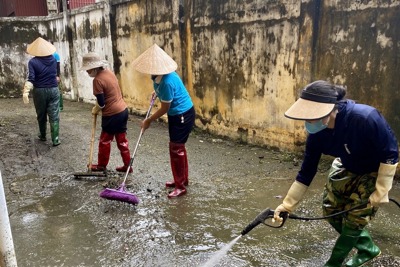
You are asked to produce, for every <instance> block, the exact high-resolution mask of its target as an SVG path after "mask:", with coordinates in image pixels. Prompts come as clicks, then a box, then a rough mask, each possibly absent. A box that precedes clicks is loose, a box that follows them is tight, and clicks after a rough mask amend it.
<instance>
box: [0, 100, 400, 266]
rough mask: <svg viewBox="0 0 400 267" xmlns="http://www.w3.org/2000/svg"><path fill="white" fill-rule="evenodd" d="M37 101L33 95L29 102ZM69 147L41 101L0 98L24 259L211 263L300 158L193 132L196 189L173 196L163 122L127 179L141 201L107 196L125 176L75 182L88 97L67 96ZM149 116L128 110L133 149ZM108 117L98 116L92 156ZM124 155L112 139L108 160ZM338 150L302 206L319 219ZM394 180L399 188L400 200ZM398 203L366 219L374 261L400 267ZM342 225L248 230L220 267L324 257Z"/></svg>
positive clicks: (86, 138)
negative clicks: (44, 115)
mask: <svg viewBox="0 0 400 267" xmlns="http://www.w3.org/2000/svg"><path fill="white" fill-rule="evenodd" d="M31 102H32V101H31ZM64 105H65V107H64V111H63V112H62V113H61V126H60V140H61V142H62V143H61V145H60V146H58V147H53V146H52V145H51V141H50V135H49V134H48V141H47V142H41V141H39V140H38V138H37V123H36V117H35V116H36V115H35V111H34V107H33V104H32V103H31V104H29V105H23V103H22V99H1V100H0V114H1V115H0V150H1V156H0V170H1V174H2V178H3V183H4V190H5V194H6V199H7V204H8V211H9V215H10V222H11V228H12V234H13V239H14V247H15V253H16V256H17V262H18V266H40V267H46V266H68V267H70V266H135V267H136V266H191V267H192V266H202V264H204V263H205V262H207V261H209V259H210V258H211V259H212V258H213V257H214V258H215V255H217V256H218V255H219V254H218V252H219V251H221V250H223V248H224V247H226V246H227V244H229V243H230V242H231V241H232V240H234V239H235V238H236V237H238V236H239V235H240V232H241V231H242V229H243V228H244V227H245V226H246V225H247V224H248V223H250V222H251V221H252V220H253V218H254V217H255V216H256V215H258V214H259V213H260V212H261V211H262V210H264V209H265V208H267V207H270V208H275V207H276V206H277V205H279V204H280V202H281V201H282V199H281V197H282V196H283V195H284V194H285V193H286V192H287V189H288V188H289V186H290V185H291V183H292V181H293V179H294V177H295V175H296V172H297V171H298V168H299V164H301V157H298V156H296V155H291V154H287V153H281V152H277V151H270V150H267V149H265V148H261V147H254V146H247V145H243V144H237V143H234V142H231V141H228V140H222V139H220V138H218V137H213V136H209V135H205V134H202V133H200V132H197V131H195V132H193V134H192V135H191V137H190V139H189V141H188V143H187V150H188V156H189V165H190V185H189V188H188V194H187V195H186V196H184V197H181V198H178V199H168V198H167V194H168V190H167V189H166V188H165V187H164V183H165V181H167V180H170V179H171V171H170V165H169V154H168V133H167V127H166V125H165V124H164V123H162V122H159V123H153V124H152V127H151V128H150V129H149V130H147V131H146V132H145V134H144V135H143V137H142V140H141V142H140V146H139V149H138V152H137V154H136V157H135V161H134V172H133V174H131V175H129V176H128V179H129V181H130V182H131V183H132V185H131V187H130V188H129V189H128V190H129V191H130V192H133V193H135V194H136V195H137V196H138V197H139V199H140V203H139V204H138V205H137V206H132V205H128V204H124V203H120V202H115V201H109V200H105V199H102V198H100V197H99V196H98V194H99V193H100V192H101V191H102V190H103V189H104V186H108V187H113V186H116V185H118V184H119V183H120V182H121V181H122V178H123V174H120V175H118V174H116V173H115V172H112V171H111V172H110V175H109V177H108V178H96V177H87V178H84V179H75V178H74V175H73V174H74V173H76V172H86V171H87V167H86V165H87V163H88V157H89V147H90V137H91V126H92V117H91V113H90V110H91V105H89V104H84V103H78V102H70V101H64ZM141 119H142V118H141V117H138V116H134V115H131V116H130V121H129V125H128V126H129V129H128V137H129V140H130V147H131V149H132V150H133V148H134V146H135V144H136V141H137V137H138V135H139V132H140V129H139V125H140V124H139V122H140V120H141ZM99 133H100V121H99V122H98V124H97V130H96V138H95V150H94V162H96V161H97V160H96V157H97V142H98V136H99ZM120 164H121V159H120V156H119V152H118V149H117V147H116V144H115V142H114V143H113V144H112V154H111V161H110V164H109V169H111V170H113V169H114V168H115V167H116V166H119V165H120ZM328 167H329V158H328V159H324V162H322V163H321V165H320V173H319V174H318V175H317V177H316V178H315V179H314V182H313V184H312V185H311V187H310V188H309V191H308V192H307V195H306V197H305V199H304V201H303V202H302V203H301V204H300V206H299V208H298V210H297V211H296V214H298V215H303V216H320V215H321V210H320V199H321V193H322V187H323V184H324V179H325V176H326V171H327V169H328ZM399 187H400V186H399V184H398V182H397V181H396V182H395V183H394V187H393V189H392V191H391V195H390V196H391V197H392V198H395V199H398V200H400V192H399V191H400V190H399ZM399 219H400V209H399V208H398V207H397V206H396V205H394V204H393V203H389V204H388V205H386V206H384V207H383V208H381V210H380V211H379V213H378V215H377V217H376V218H375V220H374V221H373V222H372V223H371V224H370V225H369V227H368V229H369V230H370V232H371V235H372V236H373V238H374V240H375V241H376V243H377V244H378V245H379V247H380V248H381V250H382V255H381V256H380V257H378V258H377V259H375V260H374V261H372V262H371V263H369V264H368V265H366V266H382V267H383V266H385V267H387V266H400V257H399V255H400V241H399V240H400V228H399ZM336 237H337V235H336V233H335V232H334V231H333V230H332V229H331V228H330V227H329V226H328V224H327V223H326V222H324V221H308V222H305V221H298V220H288V221H287V222H286V224H285V225H284V226H283V227H282V228H279V229H274V228H268V227H266V226H263V225H261V226H258V227H256V228H255V229H254V230H252V231H251V232H250V233H249V234H247V235H245V236H243V237H241V238H239V239H238V240H237V242H236V243H234V244H233V246H232V247H231V249H230V250H228V252H227V254H226V255H224V254H222V255H221V257H220V258H218V257H217V261H215V262H214V263H216V264H217V265H216V266H233V267H245V266H246V267H247V266H296V267H297V266H307V267H308V266H322V265H323V263H324V262H325V261H326V260H327V259H328V257H329V254H330V250H331V248H332V246H333V245H334V242H335V240H336Z"/></svg>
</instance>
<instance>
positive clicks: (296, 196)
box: [274, 181, 308, 222]
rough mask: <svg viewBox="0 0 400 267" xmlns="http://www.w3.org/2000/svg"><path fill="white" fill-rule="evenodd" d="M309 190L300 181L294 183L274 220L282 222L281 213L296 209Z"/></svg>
mask: <svg viewBox="0 0 400 267" xmlns="http://www.w3.org/2000/svg"><path fill="white" fill-rule="evenodd" d="M307 189H308V186H306V185H304V184H302V183H300V182H298V181H294V183H293V184H292V186H291V187H290V188H289V191H288V192H287V194H286V197H285V198H284V199H283V203H282V204H281V205H279V206H278V207H277V208H276V209H275V212H274V220H276V221H279V222H281V221H282V218H281V217H279V214H280V213H281V212H289V213H290V212H292V211H293V210H294V209H295V208H296V206H297V204H299V202H300V200H302V198H303V196H304V194H305V193H306V191H307Z"/></svg>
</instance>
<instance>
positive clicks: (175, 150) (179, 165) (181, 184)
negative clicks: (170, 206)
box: [168, 142, 186, 198]
mask: <svg viewBox="0 0 400 267" xmlns="http://www.w3.org/2000/svg"><path fill="white" fill-rule="evenodd" d="M169 155H170V160H171V169H172V175H173V176H174V182H175V189H174V191H172V192H171V193H169V195H168V197H169V198H175V197H180V196H182V195H184V194H186V188H185V175H186V170H185V165H186V163H185V144H177V143H172V142H170V143H169Z"/></svg>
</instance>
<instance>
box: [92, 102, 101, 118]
mask: <svg viewBox="0 0 400 267" xmlns="http://www.w3.org/2000/svg"><path fill="white" fill-rule="evenodd" d="M100 111H101V107H100V106H99V104H97V102H96V104H95V105H94V107H93V108H92V114H93V115H98V114H99V113H100Z"/></svg>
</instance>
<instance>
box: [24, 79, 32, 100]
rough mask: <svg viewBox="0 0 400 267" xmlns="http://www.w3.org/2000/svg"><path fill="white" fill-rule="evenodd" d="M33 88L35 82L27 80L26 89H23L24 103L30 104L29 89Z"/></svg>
mask: <svg viewBox="0 0 400 267" xmlns="http://www.w3.org/2000/svg"><path fill="white" fill-rule="evenodd" d="M32 88H33V84H32V83H31V82H30V81H26V82H25V84H24V89H22V100H23V101H24V104H29V91H30V90H31V89H32Z"/></svg>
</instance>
